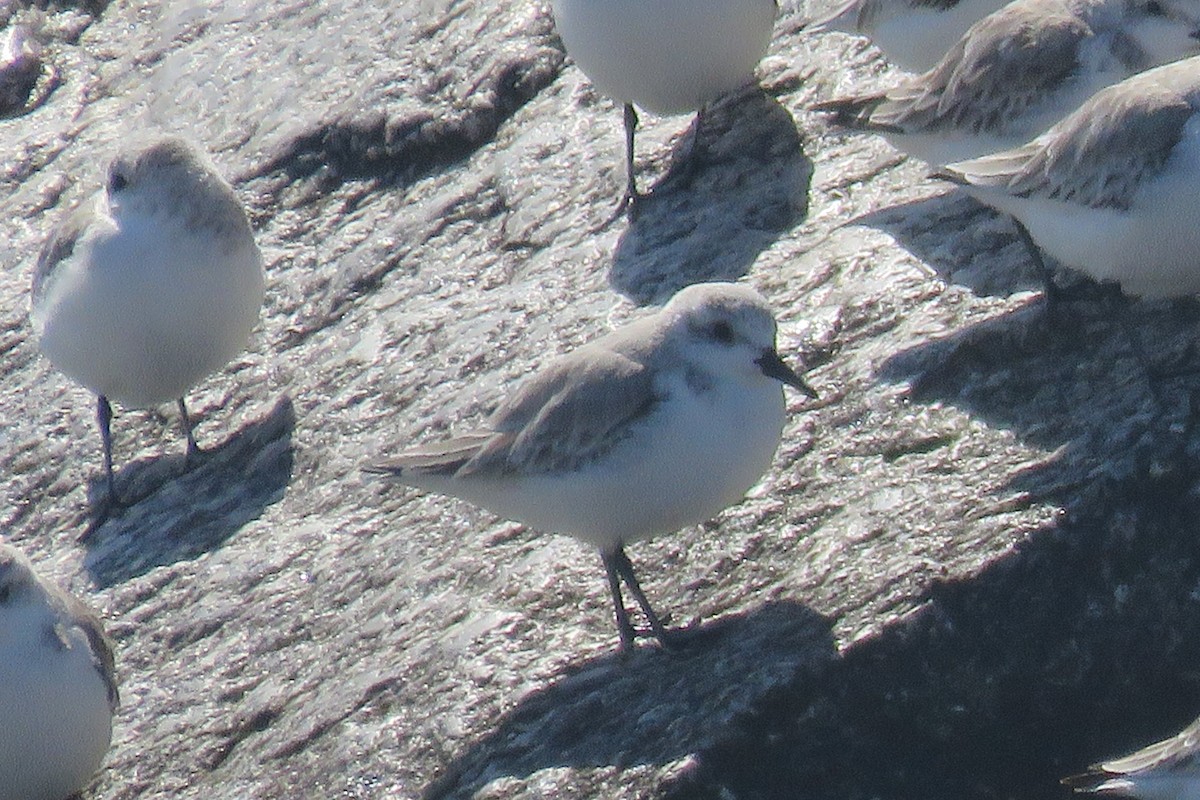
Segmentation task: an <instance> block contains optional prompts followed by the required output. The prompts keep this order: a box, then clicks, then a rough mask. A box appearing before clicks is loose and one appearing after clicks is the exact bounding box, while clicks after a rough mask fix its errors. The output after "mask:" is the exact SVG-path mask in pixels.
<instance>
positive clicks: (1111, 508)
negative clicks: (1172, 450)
mask: <svg viewBox="0 0 1200 800" xmlns="http://www.w3.org/2000/svg"><path fill="white" fill-rule="evenodd" d="M1197 478H1200V470H1197V467H1196V464H1195V463H1193V464H1192V465H1191V466H1190V467H1189V468H1188V469H1187V470H1186V472H1171V473H1169V474H1168V475H1165V476H1161V475H1160V476H1147V475H1140V476H1130V477H1129V478H1127V479H1125V480H1120V481H1115V482H1112V483H1109V485H1108V486H1107V487H1106V491H1111V492H1112V493H1113V494H1112V497H1113V500H1112V501H1111V502H1108V503H1097V504H1096V505H1094V506H1093V507H1092V508H1091V509H1090V513H1088V514H1087V515H1086V516H1085V517H1081V518H1078V519H1075V520H1072V521H1068V522H1065V523H1063V524H1061V525H1057V526H1051V527H1048V528H1044V529H1041V530H1039V531H1036V532H1035V533H1033V534H1032V535H1031V536H1030V537H1029V538H1027V539H1026V540H1024V541H1022V542H1021V543H1020V544H1018V545H1017V546H1016V547H1015V548H1014V550H1013V551H1012V552H1011V553H1010V554H1009V555H1008V556H1006V557H1004V558H1002V559H1000V560H997V561H994V562H992V563H991V564H990V565H989V566H988V567H987V568H985V569H984V570H982V571H981V572H979V573H978V574H976V575H974V576H971V577H968V578H965V579H962V580H958V581H954V582H946V583H937V584H934V585H933V586H932V587H931V588H930V589H929V590H928V592H927V594H926V596H925V597H924V603H923V605H922V606H921V608H920V609H919V610H918V611H916V612H914V613H913V614H910V615H909V616H908V617H907V618H906V619H903V620H901V621H899V622H897V623H895V624H893V625H891V626H890V627H889V628H887V629H885V631H884V632H883V633H882V634H881V635H879V636H876V637H871V638H870V639H866V640H863V641H861V642H858V643H856V644H854V645H852V646H851V647H849V648H847V650H846V651H845V654H844V657H843V658H842V659H840V660H839V661H838V662H837V663H836V664H834V665H833V666H831V667H830V668H829V669H827V670H826V671H825V672H824V674H823V675H822V676H820V678H819V679H818V680H813V679H812V678H811V677H804V678H799V679H797V680H795V681H793V682H792V684H791V685H790V686H786V687H781V688H778V689H776V690H773V691H772V692H770V693H769V694H767V695H766V696H765V697H763V698H762V699H761V700H760V701H759V702H758V704H757V707H756V709H755V710H754V711H753V712H752V713H749V714H747V715H745V716H744V717H743V718H742V719H741V720H739V721H738V723H737V724H736V725H735V726H732V727H733V729H734V730H735V731H737V732H736V733H734V734H732V735H730V736H729V737H728V738H727V739H725V740H724V741H723V742H722V743H720V744H719V745H717V746H715V747H712V748H710V749H708V750H707V751H704V752H702V753H701V754H700V755H699V757H698V758H697V759H696V760H695V762H694V763H693V765H690V767H691V768H690V769H688V770H687V771H686V772H684V773H683V774H681V775H680V776H679V777H677V778H676V779H675V780H673V781H672V785H671V786H670V787H668V788H667V790H666V791H664V793H663V794H664V796H666V797H669V798H675V799H676V800H682V798H689V799H690V798H713V799H714V800H715V798H718V797H731V796H732V797H755V798H795V797H797V796H802V797H842V798H850V799H851V800H866V799H867V798H873V797H889V798H912V800H918V799H919V800H943V799H944V800H972V799H974V798H978V800H992V799H993V798H999V797H1014V798H1026V799H1027V800H1041V799H1042V798H1045V799H1046V800H1050V798H1057V800H1063V799H1064V798H1066V797H1067V796H1068V792H1067V791H1066V790H1065V789H1064V788H1063V787H1061V786H1060V785H1059V780H1060V779H1061V778H1062V777H1063V776H1065V775H1068V774H1072V773H1075V772H1078V771H1080V770H1081V769H1082V768H1083V767H1084V766H1085V765H1087V764H1090V763H1093V762H1095V761H1098V760H1100V759H1103V758H1106V757H1111V756H1114V755H1118V754H1121V753H1123V752H1128V751H1130V750H1133V749H1135V748H1138V747H1141V746H1143V745H1145V744H1148V743H1149V742H1151V741H1154V740H1157V739H1161V738H1164V737H1166V736H1168V735H1170V734H1173V733H1174V732H1175V731H1177V730H1178V729H1179V728H1180V727H1182V726H1183V725H1184V724H1186V723H1187V722H1190V721H1191V720H1192V719H1193V718H1194V717H1195V715H1196V713H1197V712H1198V711H1200V671H1198V669H1197V668H1198V666H1200V595H1198V593H1197V587H1198V586H1200V537H1197V536H1196V530H1197V527H1198V526H1200V505H1198V504H1197V502H1196V497H1195V487H1196V480H1197ZM1189 489H1190V490H1191V491H1188V490H1189ZM1101 494H1102V493H1097V496H1100V495H1101ZM797 787H803V791H802V792H800V793H798V792H797Z"/></svg>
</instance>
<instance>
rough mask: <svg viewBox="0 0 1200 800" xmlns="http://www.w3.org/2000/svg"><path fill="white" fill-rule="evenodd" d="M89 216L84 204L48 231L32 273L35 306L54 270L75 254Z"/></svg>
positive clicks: (90, 212)
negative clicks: (48, 233)
mask: <svg viewBox="0 0 1200 800" xmlns="http://www.w3.org/2000/svg"><path fill="white" fill-rule="evenodd" d="M91 216H92V211H91V208H90V204H88V203H84V204H82V205H79V206H77V207H76V208H75V209H74V210H72V211H71V213H70V214H68V215H67V217H66V218H65V219H64V220H63V221H62V222H60V223H58V224H57V225H55V226H54V228H53V229H52V230H51V231H50V236H49V237H48V238H47V239H46V243H45V244H44V245H43V246H42V249H41V252H39V253H38V260H37V266H36V267H35V268H34V271H33V294H32V300H33V304H34V305H35V306H36V305H37V304H38V302H39V301H40V300H41V297H42V294H43V292H45V289H46V286H47V285H48V284H49V281H50V278H51V277H52V276H53V274H54V270H55V269H56V268H57V267H58V266H59V265H60V264H62V263H63V262H64V261H66V260H67V259H68V258H70V257H71V254H72V253H74V252H75V245H76V244H77V243H78V242H79V240H80V238H82V236H83V234H84V232H85V231H86V230H87V226H88V222H89V221H90V219H91Z"/></svg>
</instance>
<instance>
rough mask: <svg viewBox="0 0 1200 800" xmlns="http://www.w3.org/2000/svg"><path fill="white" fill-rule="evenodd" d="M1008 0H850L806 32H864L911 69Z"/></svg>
mask: <svg viewBox="0 0 1200 800" xmlns="http://www.w3.org/2000/svg"><path fill="white" fill-rule="evenodd" d="M1006 2H1007V0H935V2H929V0H850V2H848V3H846V4H845V5H842V6H839V7H838V8H837V10H835V11H833V12H831V13H830V14H827V15H826V16H823V17H820V18H818V19H815V20H813V21H812V22H809V23H808V24H807V25H806V26H805V30H806V31H810V32H813V33H821V32H824V31H841V32H842V33H850V34H860V35H862V36H866V37H867V38H868V39H870V40H871V42H872V43H873V44H874V45H875V46H876V47H878V48H879V49H880V50H881V51H882V52H883V55H884V58H886V59H887V60H888V61H889V62H891V63H892V64H895V65H896V66H897V67H899V68H900V69H903V70H908V71H910V72H924V71H925V70H927V69H929V68H930V67H932V66H933V65H934V64H936V63H937V62H938V61H939V60H940V59H941V57H942V56H943V55H945V54H946V53H947V52H948V51H949V50H950V48H952V47H954V45H955V43H956V42H958V40H959V38H960V37H961V36H962V35H963V34H964V33H966V32H967V28H969V27H971V26H972V25H973V24H975V23H976V22H978V21H979V20H981V19H983V18H984V17H986V16H987V15H988V14H990V13H992V12H993V11H995V10H996V9H998V8H1001V7H1003V6H1004V5H1005V3H1006Z"/></svg>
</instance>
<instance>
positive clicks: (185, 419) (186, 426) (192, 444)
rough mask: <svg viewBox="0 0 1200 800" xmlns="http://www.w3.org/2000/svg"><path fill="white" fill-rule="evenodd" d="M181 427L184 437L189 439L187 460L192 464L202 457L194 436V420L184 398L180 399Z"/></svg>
mask: <svg viewBox="0 0 1200 800" xmlns="http://www.w3.org/2000/svg"><path fill="white" fill-rule="evenodd" d="M179 425H180V427H182V428H183V435H184V437H185V438H186V439H187V455H186V456H185V460H186V462H187V463H189V464H190V463H191V462H192V461H195V460H196V457H197V456H199V455H200V448H199V447H198V446H197V445H196V437H195V436H193V435H192V418H191V417H190V416H189V415H188V410H187V404H186V403H184V402H183V398H182V397H181V398H179Z"/></svg>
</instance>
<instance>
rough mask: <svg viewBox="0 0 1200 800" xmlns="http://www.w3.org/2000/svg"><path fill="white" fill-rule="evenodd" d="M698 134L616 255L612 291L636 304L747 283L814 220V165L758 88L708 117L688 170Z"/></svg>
mask: <svg viewBox="0 0 1200 800" xmlns="http://www.w3.org/2000/svg"><path fill="white" fill-rule="evenodd" d="M695 124H696V123H695V122H694V121H693V126H695ZM693 130H694V129H693ZM692 138H693V136H692V134H688V135H687V136H684V137H682V139H681V145H680V146H679V147H678V148H677V149H676V151H675V153H674V155H673V158H672V163H671V166H670V167H669V168H668V170H667V171H666V173H665V174H664V175H663V176H662V178H661V179H660V180H659V181H658V183H657V184H655V186H654V187H653V189H652V190H651V191H650V192H648V193H647V194H646V195H645V196H644V197H643V198H642V199H641V200H640V201H639V202H638V204H637V206H636V208H637V213H636V214H634V215H633V217H632V219H631V221H630V223H629V226H628V228H627V229H626V230H625V232H624V233H623V234H622V235H621V237H620V240H619V241H618V243H617V247H616V250H615V252H614V254H613V264H612V267H611V269H610V270H609V274H608V281H609V285H610V286H611V287H612V288H613V289H614V290H615V291H617V292H619V293H620V294H622V295H624V296H625V297H627V298H629V299H630V300H632V301H633V302H635V303H637V304H639V305H646V304H651V303H657V302H661V301H662V300H665V299H666V298H668V297H670V296H671V295H672V294H674V293H675V292H676V291H678V290H679V289H682V288H683V287H685V286H688V285H690V284H693V283H697V282H701V281H712V280H735V279H737V278H740V277H742V276H743V275H745V274H746V273H747V272H748V271H749V269H750V265H751V264H752V263H753V262H754V260H755V258H757V257H758V254H759V253H760V252H762V251H763V250H764V249H766V248H767V247H769V246H770V245H771V244H772V243H773V242H774V241H775V240H776V239H778V238H779V237H780V236H781V235H783V234H784V233H786V232H787V231H788V230H790V229H791V228H793V227H794V226H795V225H796V224H797V223H799V222H802V221H803V220H804V219H805V218H806V217H807V215H808V202H809V188H810V184H811V182H812V175H813V164H812V161H811V160H809V158H808V157H807V156H806V155H805V154H804V146H803V142H802V140H801V137H800V133H799V132H798V130H797V129H796V122H795V120H794V119H793V118H792V115H791V114H790V113H789V112H788V110H787V109H785V108H784V107H783V106H782V105H780V103H779V102H778V101H777V100H775V98H773V97H771V96H770V95H769V94H767V93H766V92H765V91H763V90H762V89H761V88H758V87H754V88H753V89H751V90H746V91H744V92H741V93H739V94H737V95H734V96H732V97H730V98H728V99H727V100H726V101H724V102H721V103H719V104H717V105H716V106H714V107H713V108H712V109H711V110H710V111H709V112H708V113H707V114H706V115H705V120H704V124H703V126H702V127H701V130H700V138H701V141H702V142H703V144H702V145H701V150H702V153H703V155H701V156H700V157H699V158H700V160H701V163H700V164H698V165H690V164H689V162H690V161H691V160H692V159H691V157H690V150H691V147H690V144H689V143H690V142H691V141H692Z"/></svg>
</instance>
